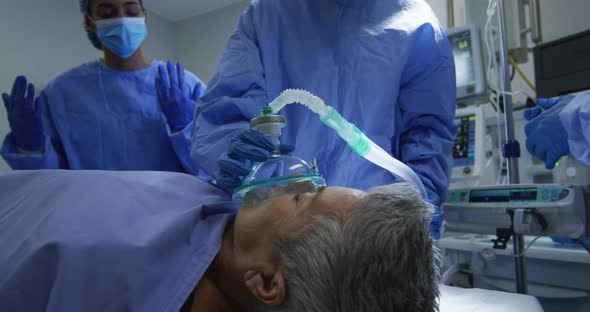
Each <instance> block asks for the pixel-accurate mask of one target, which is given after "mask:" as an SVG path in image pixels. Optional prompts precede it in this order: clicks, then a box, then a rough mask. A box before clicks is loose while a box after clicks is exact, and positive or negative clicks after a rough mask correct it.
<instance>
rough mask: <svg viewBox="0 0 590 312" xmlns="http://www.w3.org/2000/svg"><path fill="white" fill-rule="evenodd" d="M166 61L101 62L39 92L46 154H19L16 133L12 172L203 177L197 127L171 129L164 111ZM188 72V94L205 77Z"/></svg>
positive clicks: (7, 151) (10, 145) (8, 143)
mask: <svg viewBox="0 0 590 312" xmlns="http://www.w3.org/2000/svg"><path fill="white" fill-rule="evenodd" d="M160 64H163V63H162V62H159V61H153V62H152V63H151V65H150V66H149V67H147V68H145V69H141V70H138V71H133V72H120V71H115V70H112V69H110V68H108V67H107V66H106V65H105V64H104V63H103V62H102V61H100V60H99V61H95V62H91V63H87V64H84V65H81V66H79V67H76V68H74V69H71V70H69V71H66V72H65V73H62V74H61V75H59V76H58V77H56V78H55V79H52V80H51V81H50V82H49V83H48V84H47V86H46V87H45V88H44V89H43V90H42V92H41V94H40V101H41V105H42V109H43V121H44V122H43V124H44V127H45V130H46V135H47V139H46V144H45V147H44V149H43V152H42V153H29V154H25V153H21V152H19V150H18V148H17V147H16V145H15V143H14V139H13V137H12V135H10V134H9V135H8V137H7V138H6V140H5V142H4V145H3V147H2V151H1V154H2V156H3V157H4V159H5V160H6V162H7V163H8V164H9V165H10V166H11V167H12V168H13V169H25V170H34V169H73V170H79V169H86V170H157V171H177V172H186V173H190V174H195V175H196V174H198V171H199V167H198V165H197V164H196V163H195V162H194V161H192V160H191V158H190V150H191V138H190V134H191V132H192V128H193V125H192V124H190V125H189V126H187V127H186V128H185V129H184V130H183V131H180V132H178V133H171V132H170V129H169V127H168V123H167V121H166V117H165V116H164V114H163V113H162V110H161V109H160V104H159V102H158V97H157V94H156V87H155V79H156V75H158V65H160ZM185 77H186V82H187V90H185V92H187V94H188V93H189V92H190V94H192V92H193V90H194V89H195V87H197V85H198V84H202V82H201V81H200V80H199V79H198V78H197V77H196V76H195V75H193V74H191V73H189V72H186V76H185ZM188 88H190V90H188Z"/></svg>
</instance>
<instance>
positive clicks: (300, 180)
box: [233, 107, 326, 206]
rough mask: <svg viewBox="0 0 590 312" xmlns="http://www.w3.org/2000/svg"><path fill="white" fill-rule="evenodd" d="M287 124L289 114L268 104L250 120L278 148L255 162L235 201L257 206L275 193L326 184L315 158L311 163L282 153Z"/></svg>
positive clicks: (279, 193)
mask: <svg viewBox="0 0 590 312" xmlns="http://www.w3.org/2000/svg"><path fill="white" fill-rule="evenodd" d="M286 125H287V119H286V117H285V116H282V115H276V114H274V113H273V111H272V109H271V108H270V107H265V108H264V109H263V110H262V114H261V115H260V116H259V117H256V118H254V119H252V120H251V121H250V127H251V129H252V130H255V131H258V132H260V133H262V134H263V135H264V136H266V137H267V138H268V139H269V140H270V141H271V142H272V143H273V144H274V145H275V146H276V147H277V149H276V150H275V151H273V152H272V154H271V157H270V158H269V159H268V160H267V161H265V162H262V163H256V164H255V165H254V166H253V168H252V171H250V174H249V175H248V176H246V177H245V178H244V181H243V182H242V185H241V186H240V187H238V188H237V189H236V190H235V191H234V194H233V199H234V200H235V201H238V202H241V204H242V205H248V206H255V205H257V204H260V203H262V202H264V201H267V200H269V199H271V198H274V197H278V196H283V195H287V194H301V193H307V192H313V191H314V190H316V189H317V188H319V187H324V186H326V181H325V180H324V178H323V177H322V176H321V175H320V174H319V173H318V170H317V165H316V164H315V161H314V162H312V166H310V165H308V164H307V163H306V162H305V161H304V160H303V159H301V158H298V157H294V156H289V155H281V154H280V151H279V145H280V144H279V137H280V136H281V131H282V129H283V128H284V127H285V126H286Z"/></svg>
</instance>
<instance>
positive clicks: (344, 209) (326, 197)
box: [234, 187, 366, 251]
mask: <svg viewBox="0 0 590 312" xmlns="http://www.w3.org/2000/svg"><path fill="white" fill-rule="evenodd" d="M365 195H366V193H365V192H362V191H359V190H355V189H350V188H341V187H328V188H323V189H322V188H315V189H312V190H306V192H304V193H296V194H294V193H290V194H288V195H284V196H278V197H275V198H272V199H270V200H268V201H266V202H263V203H261V204H259V205H257V206H254V207H249V206H243V207H242V208H241V209H240V212H239V213H238V216H237V218H236V222H235V224H234V244H235V245H236V247H237V248H238V250H242V251H248V250H252V249H253V248H256V247H257V246H258V245H261V244H262V245H264V246H267V247H268V248H272V244H273V242H274V240H275V239H276V238H277V237H285V235H293V234H297V233H300V232H302V231H303V230H304V229H305V228H306V226H307V225H309V224H310V223H311V222H312V221H313V220H314V217H317V216H322V215H331V216H333V217H335V218H337V219H340V220H342V221H344V220H345V219H346V218H347V217H348V215H349V214H350V212H351V211H352V210H353V209H354V207H355V206H356V204H357V203H358V202H359V200H360V199H362V198H363V197H364V196H365Z"/></svg>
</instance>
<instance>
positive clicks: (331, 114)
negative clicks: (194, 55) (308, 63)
mask: <svg viewBox="0 0 590 312" xmlns="http://www.w3.org/2000/svg"><path fill="white" fill-rule="evenodd" d="M291 103H297V104H301V105H304V106H305V107H307V108H309V109H310V110H311V111H313V112H314V113H316V114H318V115H319V117H320V120H321V121H322V122H324V123H325V124H326V125H328V126H329V127H330V128H332V129H334V130H336V132H338V134H339V135H340V137H342V138H343V139H344V140H345V141H346V142H347V143H348V145H349V146H350V147H351V148H352V149H353V150H354V151H355V152H357V153H358V154H359V155H361V156H363V157H364V158H365V159H367V160H369V161H370V162H372V163H374V164H375V165H377V166H379V167H381V168H383V169H385V170H387V171H389V172H391V174H393V175H394V176H396V177H398V178H400V179H401V180H403V181H406V182H409V183H412V184H413V185H414V186H415V187H416V189H417V190H418V191H420V192H421V193H422V196H423V198H424V199H427V198H428V195H427V193H426V189H425V188H424V184H422V181H421V180H420V177H419V176H418V175H417V174H416V173H415V172H414V170H412V169H411V168H410V167H408V166H407V165H406V164H404V163H403V162H401V161H399V160H397V159H395V158H394V157H393V156H391V155H390V154H389V153H387V152H386V151H384V150H383V149H382V148H381V147H380V146H379V145H377V144H375V142H373V141H371V139H369V138H368V137H367V136H366V135H365V134H364V133H362V132H361V131H360V130H359V129H358V128H357V127H356V126H355V125H354V124H352V123H350V122H348V121H347V120H346V119H344V117H342V116H341V115H340V114H339V113H338V112H337V111H336V110H335V109H334V108H333V107H331V106H327V105H326V104H325V103H324V101H323V100H322V99H320V98H319V97H317V96H315V95H313V94H312V93H310V92H307V91H305V90H295V89H287V90H285V91H284V92H283V93H281V95H279V96H278V97H277V98H276V99H275V100H274V101H272V102H271V103H270V104H269V106H270V107H271V108H272V110H273V111H274V112H275V113H278V112H279V111H280V110H282V109H283V108H285V106H287V105H288V104H291Z"/></svg>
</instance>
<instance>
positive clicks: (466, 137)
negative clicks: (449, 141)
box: [453, 115, 476, 167]
mask: <svg viewBox="0 0 590 312" xmlns="http://www.w3.org/2000/svg"><path fill="white" fill-rule="evenodd" d="M475 120H476V118H475V115H467V116H459V117H456V118H455V125H456V126H457V127H458V128H459V134H457V138H456V139H455V147H454V148H453V159H454V166H461V167H463V166H473V165H474V164H475V126H476V125H475Z"/></svg>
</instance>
